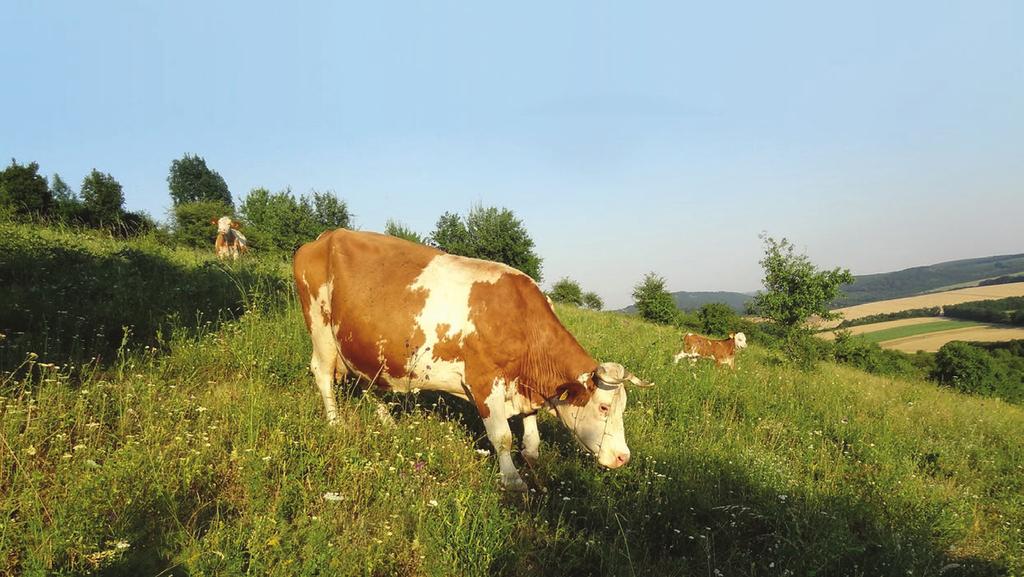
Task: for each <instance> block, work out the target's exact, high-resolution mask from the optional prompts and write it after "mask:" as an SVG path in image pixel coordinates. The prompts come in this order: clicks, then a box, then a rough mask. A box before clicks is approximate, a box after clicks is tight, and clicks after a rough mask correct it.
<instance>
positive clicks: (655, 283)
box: [633, 272, 679, 325]
mask: <svg viewBox="0 0 1024 577" xmlns="http://www.w3.org/2000/svg"><path fill="white" fill-rule="evenodd" d="M633 302H634V304H635V305H636V310H637V312H638V313H639V314H640V317H641V318H643V319H644V320H648V321H651V322H653V323H658V324H663V325H670V324H673V323H675V322H676V320H677V319H678V317H679V309H678V308H677V307H676V302H675V301H674V300H672V295H670V294H669V293H668V291H667V290H666V289H665V279H664V278H663V277H661V276H658V275H657V274H655V273H653V272H649V273H647V275H646V276H644V278H643V280H642V281H640V282H639V283H637V285H636V286H634V287H633Z"/></svg>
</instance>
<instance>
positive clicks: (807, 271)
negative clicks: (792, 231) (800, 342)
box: [752, 235, 853, 329]
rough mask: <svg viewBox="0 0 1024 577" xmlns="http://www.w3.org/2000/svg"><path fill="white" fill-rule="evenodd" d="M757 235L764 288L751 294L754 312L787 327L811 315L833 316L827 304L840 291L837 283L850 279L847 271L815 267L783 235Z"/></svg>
mask: <svg viewBox="0 0 1024 577" xmlns="http://www.w3.org/2000/svg"><path fill="white" fill-rule="evenodd" d="M761 238H762V240H764V243H765V256H764V259H762V260H761V266H762V267H763V268H764V279H763V280H762V281H761V282H762V283H763V284H764V291H762V292H760V293H758V294H757V296H755V297H754V300H753V303H752V309H753V310H754V311H755V313H756V314H758V315H760V316H762V317H765V318H767V319H769V320H772V321H774V322H776V323H778V324H780V325H782V326H784V327H787V328H789V329H796V328H801V327H803V325H804V323H805V322H806V321H807V320H808V319H809V318H810V317H811V316H813V315H817V316H819V317H821V318H822V319H825V320H831V319H834V318H837V316H838V315H836V314H835V313H833V312H831V311H829V310H828V304H829V303H830V302H832V301H833V300H835V299H836V298H837V297H838V296H839V295H840V291H839V286H840V285H843V284H849V283H852V282H853V275H852V274H850V271H849V270H848V269H840V268H838V267H837V268H834V269H832V270H829V271H819V270H818V269H817V268H816V267H815V266H814V264H812V263H811V261H810V259H809V258H807V255H803V254H796V253H795V251H794V247H793V245H792V243H790V242H789V241H788V240H786V239H785V238H783V239H782V240H781V241H777V240H775V239H774V238H772V237H770V236H767V235H761Z"/></svg>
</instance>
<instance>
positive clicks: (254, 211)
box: [238, 188, 350, 254]
mask: <svg viewBox="0 0 1024 577" xmlns="http://www.w3.org/2000/svg"><path fill="white" fill-rule="evenodd" d="M238 211H239V214H240V216H241V218H242V220H244V221H245V222H246V223H247V224H248V225H249V228H248V229H247V230H246V232H245V234H246V236H247V237H248V239H249V241H250V245H251V246H252V247H254V248H256V249H260V250H266V251H270V252H283V253H286V254H291V253H292V252H294V251H295V250H296V249H298V248H299V247H300V246H302V245H303V244H304V243H307V242H309V241H311V240H313V239H315V238H316V237H317V236H319V235H320V234H321V233H322V232H324V231H325V230H330V229H335V228H348V226H349V219H350V215H349V212H348V207H347V205H346V204H345V202H344V201H342V200H340V199H338V198H337V197H335V196H334V195H333V194H331V193H319V192H315V191H314V192H313V193H312V195H311V196H305V195H303V196H301V197H299V198H295V196H293V195H292V193H291V190H288V189H286V190H283V191H281V192H274V193H272V192H270V191H269V190H267V189H265V188H254V189H253V190H252V191H250V192H249V194H248V195H247V196H246V197H245V200H243V201H242V203H241V205H239V208H238Z"/></svg>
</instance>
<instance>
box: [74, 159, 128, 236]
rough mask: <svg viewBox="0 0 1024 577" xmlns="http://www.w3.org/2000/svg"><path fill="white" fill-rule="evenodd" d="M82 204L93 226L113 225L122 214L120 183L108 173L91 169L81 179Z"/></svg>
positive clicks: (122, 198)
mask: <svg viewBox="0 0 1024 577" xmlns="http://www.w3.org/2000/svg"><path fill="white" fill-rule="evenodd" d="M81 191H82V206H83V207H84V209H85V212H86V214H88V215H89V220H90V222H91V223H92V224H93V225H94V226H101V227H102V226H107V227H110V226H115V225H116V224H117V223H118V222H119V221H120V220H121V216H122V215H123V214H124V191H122V190H121V183H119V182H118V181H117V180H115V179H114V177H113V176H110V175H109V174H106V173H103V172H100V171H98V170H96V169H95V168H94V169H92V172H90V173H89V174H88V175H87V176H86V177H85V178H84V179H83V180H82V186H81Z"/></svg>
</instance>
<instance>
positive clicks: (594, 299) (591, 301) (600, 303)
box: [583, 291, 604, 311]
mask: <svg viewBox="0 0 1024 577" xmlns="http://www.w3.org/2000/svg"><path fill="white" fill-rule="evenodd" d="M583 306H584V307H585V308H588V309H590V310H594V311H599V310H601V309H603V308H604V300H603V299H602V298H601V296H600V295H598V294H597V293H596V292H592V291H588V292H585V293H583Z"/></svg>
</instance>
